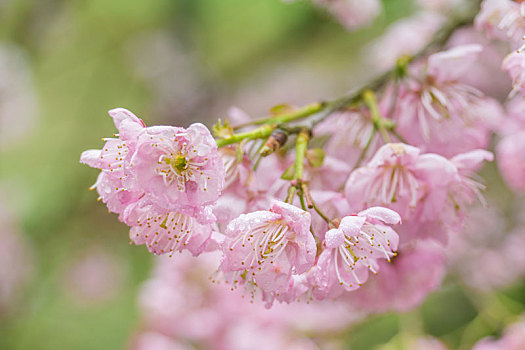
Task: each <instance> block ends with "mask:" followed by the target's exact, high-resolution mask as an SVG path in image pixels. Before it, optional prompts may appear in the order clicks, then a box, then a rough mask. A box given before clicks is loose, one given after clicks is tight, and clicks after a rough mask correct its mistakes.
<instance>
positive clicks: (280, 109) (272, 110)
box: [270, 103, 294, 115]
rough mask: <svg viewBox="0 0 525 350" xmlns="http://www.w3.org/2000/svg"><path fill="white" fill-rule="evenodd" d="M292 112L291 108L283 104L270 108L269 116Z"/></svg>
mask: <svg viewBox="0 0 525 350" xmlns="http://www.w3.org/2000/svg"><path fill="white" fill-rule="evenodd" d="M293 110H294V109H293V107H292V106H290V105H287V104H284V103H283V104H280V105H277V106H273V107H272V108H270V114H271V115H281V114H285V113H290V112H292V111H293Z"/></svg>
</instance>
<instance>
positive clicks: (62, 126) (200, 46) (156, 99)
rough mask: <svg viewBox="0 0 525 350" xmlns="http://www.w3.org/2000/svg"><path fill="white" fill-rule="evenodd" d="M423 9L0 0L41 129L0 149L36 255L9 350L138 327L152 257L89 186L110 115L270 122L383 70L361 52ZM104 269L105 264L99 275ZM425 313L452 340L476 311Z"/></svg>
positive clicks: (354, 341) (123, 339)
mask: <svg viewBox="0 0 525 350" xmlns="http://www.w3.org/2000/svg"><path fill="white" fill-rule="evenodd" d="M411 4H412V2H411V1H409V0H385V1H384V5H385V11H384V12H383V15H382V16H381V17H380V18H379V19H378V20H377V21H376V22H375V24H374V26H372V27H370V28H366V29H363V30H361V31H358V32H355V33H348V32H346V31H345V30H344V29H343V27H342V26H340V25H339V24H338V23H336V22H335V21H333V20H332V19H331V18H330V17H329V16H328V15H327V14H325V13H323V12H321V11H319V10H316V9H314V8H312V7H311V5H310V4H309V3H308V2H296V3H291V4H286V3H283V2H281V1H280V0H147V1H145V0H144V1H138V0H134V1H132V0H126V1H124V0H74V1H65V0H34V1H30V0H11V1H10V0H7V1H6V0H3V1H2V0H0V46H7V45H14V46H15V47H17V48H18V49H21V50H22V51H23V52H24V53H25V55H26V58H27V62H28V68H29V73H30V76H31V78H32V82H33V84H34V89H35V91H36V97H37V109H36V116H35V118H34V120H33V121H32V123H31V124H32V127H31V128H30V129H28V130H27V132H26V134H25V135H23V137H21V138H19V139H18V140H15V141H13V142H12V143H11V144H9V145H8V146H7V147H4V148H3V149H1V150H0V157H1V160H0V188H1V190H2V191H3V192H5V193H6V196H7V198H8V204H9V206H10V207H12V208H13V212H16V213H17V216H18V219H19V224H20V225H21V231H22V233H23V235H24V236H25V237H26V238H27V242H28V245H29V246H30V247H31V249H32V250H33V252H32V263H33V268H32V272H31V278H29V280H28V282H27V283H26V285H25V288H23V289H21V290H20V291H19V292H18V293H17V295H16V303H15V302H14V303H13V306H12V307H11V309H10V310H8V311H6V312H4V313H1V314H0V349H53V350H57V349H78V350H82V349H119V348H123V347H125V346H126V343H127V341H128V340H129V338H130V336H131V335H132V334H133V332H134V330H135V329H137V327H139V323H140V313H139V310H137V306H136V296H137V290H138V287H139V286H140V284H141V282H143V281H145V280H146V279H147V278H148V275H149V272H150V268H151V266H152V256H151V255H150V254H148V253H147V251H146V250H145V249H144V248H143V247H135V246H129V244H128V240H127V229H126V227H125V225H123V224H120V223H119V222H118V220H117V218H116V216H115V215H113V214H111V215H109V214H108V213H107V210H106V209H105V207H104V205H102V204H100V203H97V202H96V200H95V199H96V194H95V193H93V192H90V191H88V187H89V186H90V185H91V184H93V183H94V181H95V179H96V176H97V171H96V170H94V169H89V168H88V167H86V166H82V165H81V164H79V156H80V153H81V152H82V151H83V150H86V149H89V148H99V147H100V146H101V145H102V141H101V140H100V138H101V137H105V136H111V135H112V134H113V132H114V126H113V125H112V121H111V119H110V118H109V117H108V116H107V110H109V109H111V108H114V107H125V108H128V109H130V110H131V111H133V112H134V113H135V114H137V115H138V116H140V117H142V118H143V119H144V121H145V122H146V123H147V124H150V125H151V124H173V125H183V126H184V125H188V124H189V123H190V122H192V121H204V122H206V123H207V124H208V125H209V124H210V123H211V122H212V121H213V120H214V119H216V118H218V117H224V116H225V114H226V112H227V110H228V108H229V107H230V106H232V105H236V106H239V107H241V108H242V109H244V110H246V111H247V112H248V113H249V114H251V115H253V116H261V115H264V114H265V111H267V110H268V109H269V108H270V107H271V106H272V105H276V104H279V103H283V102H284V103H292V104H302V103H308V102H312V101H314V100H316V99H320V98H328V97H331V96H337V95H340V94H342V93H344V92H345V91H346V90H347V89H349V88H351V87H352V86H355V85H357V84H359V83H361V82H363V81H365V80H366V79H367V78H368V77H370V76H374V74H375V72H373V71H363V70H362V69H358V68H357V67H359V63H360V61H361V57H360V55H359V52H360V48H361V47H362V46H363V45H366V44H367V43H368V42H369V41H370V40H371V39H372V38H374V37H376V36H378V35H379V34H380V33H381V32H382V31H383V30H384V29H385V28H386V26H387V25H388V24H389V23H391V22H392V21H394V20H396V19H398V18H401V17H404V16H407V15H409V14H410V12H411V11H412V10H413V8H412V5H411ZM0 79H2V77H0ZM19 118H24V116H22V115H20V116H17V115H14V116H12V120H11V122H12V123H17V121H18V120H19ZM5 132H6V130H4V133H5ZM7 132H9V131H8V130H7ZM93 256H95V258H93ZM97 264H102V266H104V268H106V269H107V273H106V275H104V276H102V277H100V276H96V273H94V276H93V277H92V278H93V280H90V277H89V276H90V273H91V271H92V269H95V270H96V266H97ZM104 268H103V269H104ZM91 287H93V288H92V289H93V290H91V291H89V289H90V288H91ZM86 288H87V289H88V291H87V292H86V290H85V289H86ZM517 294H519V291H518V292H517ZM424 315H425V320H426V321H425V327H426V329H427V330H428V331H429V332H431V333H432V334H434V335H436V336H444V337H445V338H446V339H448V340H449V341H450V343H451V344H454V343H457V342H458V341H459V339H460V335H459V334H458V332H459V333H460V332H461V330H460V329H461V326H462V325H464V324H465V323H467V322H468V321H470V320H472V319H473V318H474V317H475V315H476V311H475V310H474V308H473V306H472V304H471V303H470V302H469V301H468V299H466V297H465V296H464V294H463V293H462V292H461V291H460V290H459V289H458V288H456V287H449V288H445V289H444V291H442V292H439V293H438V294H437V295H433V296H432V297H431V300H430V302H427V304H426V306H425V307H424ZM436 319H439V320H440V321H439V322H434V320H436ZM443 320H446V322H443ZM397 329H398V316H395V315H385V316H378V317H376V318H373V319H372V320H371V321H368V322H366V323H364V324H362V325H359V326H358V327H357V328H356V329H355V330H354V331H353V332H352V333H351V334H349V336H348V339H349V342H350V344H351V345H353V346H354V348H356V349H367V348H370V347H371V346H372V345H374V344H380V343H383V342H386V341H388V340H389V339H390V338H391V337H392V336H393V335H394V334H395V333H396V330H397Z"/></svg>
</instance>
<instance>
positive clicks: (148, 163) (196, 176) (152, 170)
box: [130, 123, 224, 209]
mask: <svg viewBox="0 0 525 350" xmlns="http://www.w3.org/2000/svg"><path fill="white" fill-rule="evenodd" d="M130 170H131V173H132V174H133V175H134V176H135V178H136V181H137V184H138V186H139V187H140V188H142V189H143V190H144V192H146V193H147V194H150V195H151V196H152V200H154V201H155V203H156V204H157V205H160V206H162V207H164V208H166V209H178V208H181V207H188V206H189V207H199V206H203V205H208V204H213V203H214V202H215V201H216V200H217V198H218V197H219V195H220V193H221V191H222V188H223V186H224V168H223V163H222V160H221V158H220V156H219V154H218V153H217V144H216V143H215V140H214V139H213V137H212V136H211V134H210V132H209V130H208V129H207V128H206V127H205V126H204V125H202V124H199V123H196V124H192V125H191V126H190V127H189V128H188V129H184V128H180V127H172V126H153V127H149V128H147V129H144V131H143V132H142V133H141V134H140V136H139V138H138V140H137V145H136V151H135V152H134V154H133V157H132V159H131V161H130Z"/></svg>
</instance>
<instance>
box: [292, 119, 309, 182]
mask: <svg viewBox="0 0 525 350" xmlns="http://www.w3.org/2000/svg"><path fill="white" fill-rule="evenodd" d="M309 139H310V135H309V133H308V130H306V129H303V130H301V131H300V132H299V134H298V135H297V138H296V140H295V165H294V166H295V173H294V180H301V179H302V178H303V173H304V157H305V156H306V148H307V147H308V141H309Z"/></svg>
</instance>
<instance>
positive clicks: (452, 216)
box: [398, 150, 493, 245]
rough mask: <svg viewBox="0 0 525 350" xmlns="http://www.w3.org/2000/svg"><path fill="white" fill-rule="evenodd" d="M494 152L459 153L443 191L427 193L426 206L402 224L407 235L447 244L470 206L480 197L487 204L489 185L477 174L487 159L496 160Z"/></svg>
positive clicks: (453, 159)
mask: <svg viewBox="0 0 525 350" xmlns="http://www.w3.org/2000/svg"><path fill="white" fill-rule="evenodd" d="M492 159H493V155H492V153H490V152H488V151H485V150H473V151H470V152H467V153H462V154H459V155H457V156H455V157H453V158H452V159H450V161H449V162H450V163H451V164H452V165H453V166H454V167H455V169H456V171H457V173H456V175H455V176H454V177H453V178H452V180H451V182H449V183H448V184H447V185H446V188H441V189H442V191H432V192H431V193H428V194H427V197H426V203H427V204H428V205H426V206H419V207H418V208H416V211H415V213H414V215H413V218H414V219H413V220H410V221H407V222H406V225H402V226H401V227H399V228H398V232H399V233H400V235H401V236H402V237H403V238H404V239H408V240H409V239H412V238H416V237H417V238H431V239H434V240H436V241H438V242H440V243H441V244H443V245H445V244H447V242H448V238H449V236H450V235H454V234H457V233H458V232H459V231H460V230H461V229H462V227H463V222H464V220H465V218H466V215H467V208H468V207H469V206H470V205H471V204H473V203H474V202H475V201H476V200H479V202H481V203H482V204H485V199H484V198H483V195H482V191H484V190H485V186H484V185H483V184H482V183H480V182H479V181H478V180H476V179H474V178H473V175H474V173H475V172H476V171H477V170H479V169H480V168H481V166H482V164H483V162H485V161H492Z"/></svg>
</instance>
